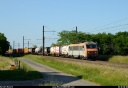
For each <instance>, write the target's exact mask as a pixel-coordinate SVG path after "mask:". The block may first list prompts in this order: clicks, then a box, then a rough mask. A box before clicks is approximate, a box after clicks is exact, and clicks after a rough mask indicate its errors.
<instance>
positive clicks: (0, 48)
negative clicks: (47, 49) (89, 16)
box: [0, 30, 128, 55]
mask: <svg viewBox="0 0 128 88" xmlns="http://www.w3.org/2000/svg"><path fill="white" fill-rule="evenodd" d="M58 36H59V39H58V40H57V43H56V44H52V45H51V46H54V45H60V46H64V45H69V44H72V43H83V42H90V41H93V42H96V43H97V47H98V50H99V54H100V55H128V32H126V31H125V32H117V33H115V34H112V33H105V32H103V33H98V34H90V33H85V32H81V31H79V32H77V33H76V31H75V30H72V31H66V30H63V31H61V32H59V33H58ZM9 46H10V43H9V42H8V41H7V38H6V37H5V36H4V34H3V33H0V54H2V55H4V54H5V52H6V51H7V50H8V49H9Z"/></svg>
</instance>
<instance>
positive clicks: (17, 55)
mask: <svg viewBox="0 0 128 88" xmlns="http://www.w3.org/2000/svg"><path fill="white" fill-rule="evenodd" d="M24 55H25V54H22V53H21V54H15V53H12V54H5V55H4V56H5V57H10V58H11V57H22V56H24Z"/></svg>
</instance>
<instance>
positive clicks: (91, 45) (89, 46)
mask: <svg viewBox="0 0 128 88" xmlns="http://www.w3.org/2000/svg"><path fill="white" fill-rule="evenodd" d="M86 47H87V48H97V45H96V44H87V45H86Z"/></svg>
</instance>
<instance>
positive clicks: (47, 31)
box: [43, 26, 55, 56]
mask: <svg viewBox="0 0 128 88" xmlns="http://www.w3.org/2000/svg"><path fill="white" fill-rule="evenodd" d="M44 32H55V31H44V26H43V56H44V47H45V46H44V43H45V37H44Z"/></svg>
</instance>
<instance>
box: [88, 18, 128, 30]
mask: <svg viewBox="0 0 128 88" xmlns="http://www.w3.org/2000/svg"><path fill="white" fill-rule="evenodd" d="M127 19H128V18H124V19H120V20H117V21H115V22H112V23H109V24H106V25H103V26H99V27H96V28H93V29H90V30H92V31H93V30H94V31H95V30H96V31H97V29H99V28H100V29H99V30H101V28H102V27H105V26H109V25H112V24H115V23H118V22H121V21H124V20H127ZM102 29H105V28H102ZM92 31H91V32H92ZM89 32H90V31H89Z"/></svg>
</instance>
